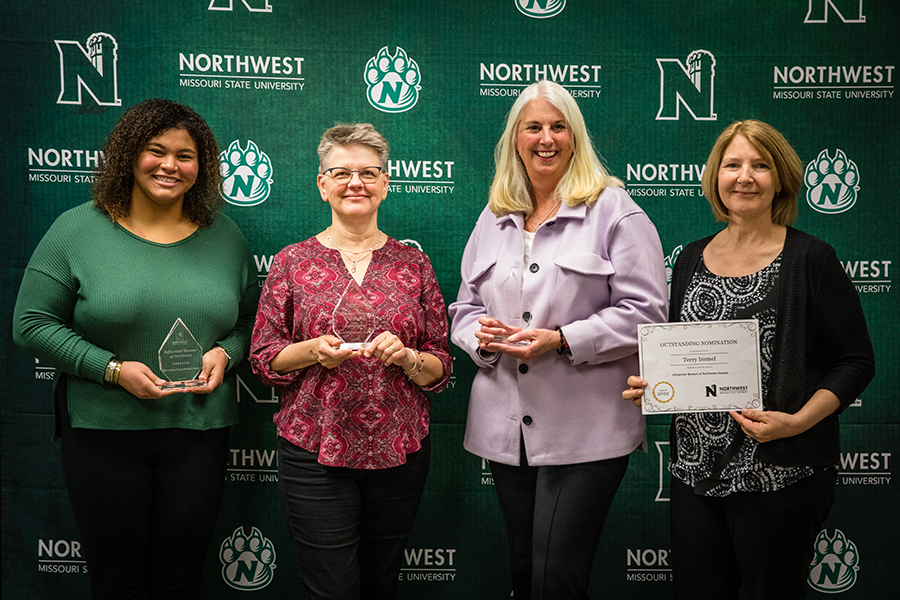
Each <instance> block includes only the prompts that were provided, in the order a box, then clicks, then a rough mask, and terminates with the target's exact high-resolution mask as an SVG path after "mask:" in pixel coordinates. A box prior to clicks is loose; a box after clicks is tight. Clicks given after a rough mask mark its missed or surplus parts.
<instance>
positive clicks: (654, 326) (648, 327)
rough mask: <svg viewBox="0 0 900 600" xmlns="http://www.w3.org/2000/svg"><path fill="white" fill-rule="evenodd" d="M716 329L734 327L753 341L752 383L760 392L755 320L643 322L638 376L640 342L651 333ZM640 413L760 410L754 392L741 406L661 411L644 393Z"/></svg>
mask: <svg viewBox="0 0 900 600" xmlns="http://www.w3.org/2000/svg"><path fill="white" fill-rule="evenodd" d="M712 325H714V326H716V327H717V328H721V329H728V328H730V327H737V328H739V329H744V330H746V331H747V332H748V333H749V334H750V337H751V338H756V342H757V343H756V358H757V360H756V363H755V364H756V380H757V382H758V384H759V389H760V393H762V363H761V356H760V352H761V351H760V348H759V321H758V320H757V319H736V320H731V321H686V322H679V323H644V324H641V325H638V360H639V366H640V367H641V375H642V376H643V371H644V369H643V366H644V342H649V341H650V337H651V335H652V334H653V332H654V331H670V330H672V329H675V328H682V329H684V328H685V327H686V328H688V329H693V328H696V327H709V326H712ZM641 406H642V410H641V412H642V413H643V414H645V415H672V414H678V413H691V412H693V413H699V412H726V411H730V410H738V411H739V410H742V409H744V408H753V409H757V410H761V409H762V407H763V403H762V399H761V398H760V395H759V394H757V393H754V394H753V395H752V396H751V397H750V399H749V402H743V403H741V404H721V405H717V404H712V405H709V406H693V405H691V404H688V405H684V406H678V407H677V408H673V409H670V410H663V408H662V407H661V406H659V403H658V402H657V403H655V402H652V401H650V400H649V399H648V398H647V390H645V392H644V401H643V402H642V403H641Z"/></svg>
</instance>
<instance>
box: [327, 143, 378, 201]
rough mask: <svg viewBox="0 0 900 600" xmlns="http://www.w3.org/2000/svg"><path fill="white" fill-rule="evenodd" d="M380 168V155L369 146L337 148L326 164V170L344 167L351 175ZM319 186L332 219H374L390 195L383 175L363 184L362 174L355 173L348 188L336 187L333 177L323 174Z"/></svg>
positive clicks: (328, 157)
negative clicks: (382, 202)
mask: <svg viewBox="0 0 900 600" xmlns="http://www.w3.org/2000/svg"><path fill="white" fill-rule="evenodd" d="M380 165H381V159H380V158H379V157H378V153H377V152H375V150H373V149H372V148H369V147H368V146H335V147H334V148H332V149H331V150H330V151H329V152H328V156H327V158H326V160H325V161H324V167H325V169H330V168H332V167H344V168H346V169H349V170H351V171H358V170H360V169H365V168H366V167H377V166H380ZM317 183H318V185H319V193H320V194H321V196H322V200H324V201H326V202H328V204H330V205H331V212H332V215H333V216H334V218H339V219H359V218H371V217H374V216H375V215H377V213H378V206H379V205H380V204H381V201H382V200H384V199H385V198H386V197H387V191H388V175H387V173H381V175H379V176H378V179H377V180H375V182H374V183H363V182H362V181H361V180H360V178H359V173H353V175H352V177H351V178H350V181H349V182H347V183H345V184H337V183H335V182H334V180H333V179H332V178H331V176H329V175H324V174H320V175H319V176H318V178H317Z"/></svg>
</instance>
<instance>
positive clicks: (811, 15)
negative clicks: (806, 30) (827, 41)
mask: <svg viewBox="0 0 900 600" xmlns="http://www.w3.org/2000/svg"><path fill="white" fill-rule="evenodd" d="M829 8H830V9H831V12H834V14H836V15H837V16H838V18H839V19H840V20H841V21H842V22H844V23H865V22H866V15H864V14H863V0H809V9H808V10H807V11H806V18H804V19H803V22H804V23H827V22H828V13H829V10H828V9H829ZM841 9H843V10H841Z"/></svg>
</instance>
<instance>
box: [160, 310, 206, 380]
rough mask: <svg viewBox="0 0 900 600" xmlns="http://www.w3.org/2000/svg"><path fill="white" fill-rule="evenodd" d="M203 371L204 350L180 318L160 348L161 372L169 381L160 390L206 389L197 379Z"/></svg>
mask: <svg viewBox="0 0 900 600" xmlns="http://www.w3.org/2000/svg"><path fill="white" fill-rule="evenodd" d="M202 369H203V348H202V347H201V346H200V344H198V343H197V340H196V339H195V338H194V336H193V334H192V333H191V331H190V329H188V328H187V325H185V324H184V321H182V320H181V319H180V318H179V319H176V320H175V324H174V325H172V329H170V330H169V335H167V336H166V339H165V340H163V343H162V346H160V347H159V370H160V371H161V372H162V374H163V377H165V378H166V379H168V381H167V382H166V383H164V384H162V385H161V386H159V387H160V389H163V390H172V389H190V388H196V387H204V386H205V385H206V382H205V381H203V380H200V379H197V376H198V375H199V374H200V371H201V370H202Z"/></svg>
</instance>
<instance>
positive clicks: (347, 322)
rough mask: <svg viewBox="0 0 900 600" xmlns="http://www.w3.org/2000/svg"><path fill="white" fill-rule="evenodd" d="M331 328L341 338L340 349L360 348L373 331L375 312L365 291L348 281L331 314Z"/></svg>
mask: <svg viewBox="0 0 900 600" xmlns="http://www.w3.org/2000/svg"><path fill="white" fill-rule="evenodd" d="M331 328H332V330H334V335H336V336H337V337H339V338H340V339H341V342H342V343H341V346H340V349H341V350H361V349H363V348H365V347H366V346H367V345H368V343H369V338H371V337H372V334H373V333H374V332H375V314H374V310H373V308H372V305H371V304H370V303H369V299H368V298H366V294H365V292H363V290H362V288H361V287H359V285H357V283H356V282H355V281H350V283H348V284H347V288H346V289H345V290H344V293H343V294H341V299H340V300H338V303H337V306H335V307H334V313H332V315H331Z"/></svg>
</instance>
